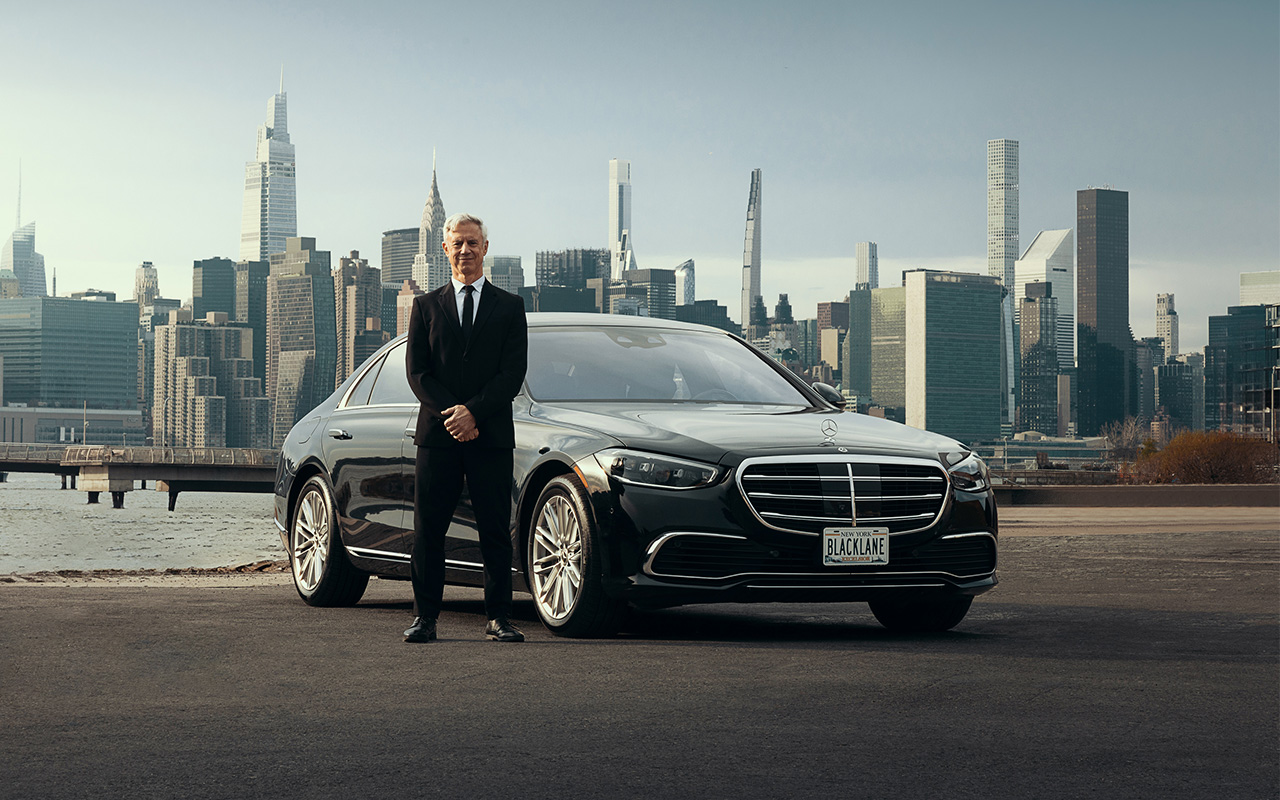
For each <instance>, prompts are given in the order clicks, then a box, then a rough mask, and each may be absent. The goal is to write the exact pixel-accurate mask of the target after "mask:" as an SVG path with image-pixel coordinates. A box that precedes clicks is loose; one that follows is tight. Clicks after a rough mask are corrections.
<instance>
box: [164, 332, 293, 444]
mask: <svg viewBox="0 0 1280 800" xmlns="http://www.w3.org/2000/svg"><path fill="white" fill-rule="evenodd" d="M252 340H253V329H252V328H249V327H248V326H245V325H241V324H239V323H231V322H229V321H228V317H227V315H226V314H225V313H224V312H210V313H209V314H208V315H207V316H206V318H205V319H204V320H193V319H192V318H191V312H190V311H185V310H178V311H174V312H172V313H171V314H170V315H169V321H168V322H167V323H166V324H164V325H160V326H157V327H156V328H155V389H154V394H153V396H152V402H151V426H152V428H151V435H152V443H153V444H154V445H156V446H158V447H255V448H265V447H271V446H272V444H271V427H270V423H271V413H270V401H269V400H268V399H267V398H266V397H265V396H264V394H263V389H262V380H261V379H260V378H258V377H256V376H255V375H254V374H253V341H252Z"/></svg>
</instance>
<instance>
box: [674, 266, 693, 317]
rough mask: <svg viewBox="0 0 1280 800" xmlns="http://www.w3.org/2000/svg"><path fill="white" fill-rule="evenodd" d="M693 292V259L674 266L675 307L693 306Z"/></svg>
mask: <svg viewBox="0 0 1280 800" xmlns="http://www.w3.org/2000/svg"><path fill="white" fill-rule="evenodd" d="M695 295H696V292H695V291H694V272H693V259H692V258H691V259H689V260H688V261H684V262H682V263H680V264H678V265H677V266H676V305H678V306H688V305H693V303H694V301H695V300H697V297H696V296H695Z"/></svg>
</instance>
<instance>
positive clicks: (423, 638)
mask: <svg viewBox="0 0 1280 800" xmlns="http://www.w3.org/2000/svg"><path fill="white" fill-rule="evenodd" d="M404 640H405V641H406V642H434V641H435V640H436V621H435V620H434V619H427V618H426V617H414V618H413V624H412V625H410V626H409V630H407V631H405V632H404Z"/></svg>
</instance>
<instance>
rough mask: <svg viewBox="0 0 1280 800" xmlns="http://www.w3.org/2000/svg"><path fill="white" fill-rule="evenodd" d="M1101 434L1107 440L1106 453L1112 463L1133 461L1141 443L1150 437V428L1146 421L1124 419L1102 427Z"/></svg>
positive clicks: (1131, 418)
mask: <svg viewBox="0 0 1280 800" xmlns="http://www.w3.org/2000/svg"><path fill="white" fill-rule="evenodd" d="M1101 433H1102V435H1103V436H1105V437H1106V439H1107V452H1108V454H1109V456H1110V458H1111V460H1112V461H1133V460H1134V459H1135V458H1137V457H1138V451H1139V450H1140V449H1141V448H1142V443H1143V442H1145V441H1146V440H1147V439H1148V438H1149V437H1150V436H1151V428H1150V426H1149V425H1148V424H1147V422H1146V420H1143V419H1139V418H1138V417H1125V418H1124V419H1123V420H1119V421H1117V422H1108V423H1107V424H1106V425H1103V426H1102V430H1101Z"/></svg>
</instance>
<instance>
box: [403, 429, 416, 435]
mask: <svg viewBox="0 0 1280 800" xmlns="http://www.w3.org/2000/svg"><path fill="white" fill-rule="evenodd" d="M404 435H405V436H417V435H418V429H417V428H405V429H404Z"/></svg>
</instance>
